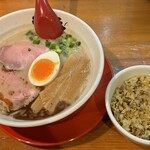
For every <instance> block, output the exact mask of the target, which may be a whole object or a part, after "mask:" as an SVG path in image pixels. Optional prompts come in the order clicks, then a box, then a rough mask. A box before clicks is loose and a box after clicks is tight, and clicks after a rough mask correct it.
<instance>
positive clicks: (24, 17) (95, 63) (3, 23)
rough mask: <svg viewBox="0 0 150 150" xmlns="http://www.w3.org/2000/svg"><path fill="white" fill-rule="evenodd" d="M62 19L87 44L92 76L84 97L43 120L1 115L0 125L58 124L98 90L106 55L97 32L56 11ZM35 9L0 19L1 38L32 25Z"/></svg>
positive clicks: (80, 21)
mask: <svg viewBox="0 0 150 150" xmlns="http://www.w3.org/2000/svg"><path fill="white" fill-rule="evenodd" d="M54 11H55V12H56V14H57V15H58V16H59V17H61V19H62V21H63V22H64V23H65V22H67V28H69V29H70V30H73V32H75V33H76V35H78V36H79V37H80V39H81V42H82V41H83V42H84V43H85V44H86V47H87V52H88V53H89V54H90V57H91V62H92V74H91V77H90V80H89V82H88V84H87V87H86V88H85V90H84V92H83V93H82V95H81V96H80V97H79V98H78V99H77V101H76V102H75V103H73V104H72V105H71V106H69V107H68V108H66V109H64V110H63V111H61V112H60V113H58V114H56V115H54V116H50V117H48V118H45V119H41V120H18V119H14V118H12V117H10V116H6V115H0V124H3V125H8V126H13V127H34V126H40V125H45V124H49V123H53V122H56V121H58V120H60V119H63V118H64V117H66V116H68V115H70V114H72V113H73V112H75V111H76V110H77V109H79V108H80V107H81V106H82V105H83V104H84V103H85V102H86V101H87V100H88V99H89V98H90V96H91V95H92V94H93V93H94V91H95V89H96V88H97V86H98V84H99V82H100V80H101V77H102V74H103V69H104V53H103V48H102V45H101V42H100V40H99V38H98V37H97V35H96V34H95V32H94V31H93V30H92V29H91V27H89V25H87V24H86V23H85V22H84V21H82V20H81V19H79V18H78V17H76V16H74V15H72V14H70V13H67V12H64V11H60V10H54ZM33 15H34V9H33V8H30V9H24V10H19V11H16V12H12V13H10V14H7V15H5V16H2V17H0V36H1V35H3V34H5V33H7V32H9V31H11V30H13V29H14V28H17V27H20V26H22V25H26V24H32V16H33Z"/></svg>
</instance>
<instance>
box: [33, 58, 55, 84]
mask: <svg viewBox="0 0 150 150" xmlns="http://www.w3.org/2000/svg"><path fill="white" fill-rule="evenodd" d="M54 68H55V63H54V62H52V61H51V60H49V59H41V60H39V61H37V62H36V63H35V64H34V65H33V68H32V71H31V76H32V77H33V78H34V79H35V80H38V81H44V80H46V79H48V78H49V76H50V75H51V74H52V73H53V71H54Z"/></svg>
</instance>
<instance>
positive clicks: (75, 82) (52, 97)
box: [0, 25, 91, 120]
mask: <svg viewBox="0 0 150 150" xmlns="http://www.w3.org/2000/svg"><path fill="white" fill-rule="evenodd" d="M29 30H31V31H33V32H35V31H34V28H33V26H31V25H26V26H22V27H20V28H17V29H15V30H13V31H10V32H8V33H7V34H5V36H4V35H2V36H1V41H0V48H1V47H3V46H7V45H14V44H20V43H24V44H26V43H29V44H32V43H31V41H30V40H29V39H28V37H27V36H26V33H27V32H28V31H29ZM65 32H66V33H69V34H71V35H73V37H75V38H76V39H79V38H78V37H77V36H76V35H75V34H74V33H73V32H72V31H70V30H68V29H67V30H66V31H65ZM40 40H41V42H40V45H44V46H45V43H44V42H45V40H43V39H40ZM85 50H86V48H85V45H84V44H83V43H81V45H80V46H79V47H77V48H74V51H73V52H72V53H71V54H70V55H68V56H64V55H62V54H59V56H60V60H61V68H60V71H59V73H58V75H57V77H56V78H55V79H54V81H52V82H51V83H49V84H48V85H46V86H44V87H35V88H37V89H38V90H39V93H38V96H36V97H35V98H34V100H32V101H31V102H30V103H29V104H28V105H26V106H22V107H21V108H19V109H17V110H7V112H6V113H4V114H6V115H10V116H12V117H14V118H16V119H23V120H24V119H26V120H36V119H42V118H45V117H48V116H51V115H54V114H57V113H59V112H60V111H62V110H64V109H65V108H67V107H68V106H70V105H71V104H73V103H74V102H75V101H76V100H77V99H78V98H79V97H80V95H81V94H82V92H83V91H84V89H85V87H86V84H87V82H88V80H89V77H90V74H91V60H90V57H89V55H88V54H87V52H86V51H85ZM30 65H31V64H30ZM30 65H27V66H26V67H25V69H24V70H18V71H15V72H17V73H18V74H23V76H24V78H26V79H25V80H27V82H28V84H31V83H29V81H28V76H27V73H28V70H29V67H30ZM2 69H4V68H3V65H2V64H0V71H2ZM9 71H10V72H11V71H13V70H9ZM32 86H34V85H32ZM1 88H5V87H3V86H2V85H1ZM1 88H0V90H1ZM0 93H1V91H0ZM2 94H3V93H2ZM0 98H1V97H0ZM0 101H1V100H0ZM0 105H3V103H0ZM1 107H2V106H0V109H1ZM0 112H1V113H2V111H1V110H0Z"/></svg>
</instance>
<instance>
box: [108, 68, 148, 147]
mask: <svg viewBox="0 0 150 150" xmlns="http://www.w3.org/2000/svg"><path fill="white" fill-rule="evenodd" d="M142 68H143V69H144V68H145V69H149V70H150V66H149V65H134V66H130V67H127V68H125V69H123V70H121V71H119V72H118V73H116V75H114V77H113V78H112V79H111V80H110V82H109V84H108V86H107V89H106V94H105V106H106V111H107V113H108V116H109V118H110V120H111V121H112V123H113V124H114V126H115V127H116V129H118V131H119V132H120V133H122V134H123V135H125V136H126V137H128V138H129V139H130V140H132V141H134V142H136V143H139V144H144V145H150V140H146V139H142V138H140V137H137V136H135V135H133V134H131V133H130V132H128V131H126V130H125V129H124V128H123V127H122V126H121V125H120V124H119V123H118V121H117V120H116V119H115V117H114V115H113V113H112V110H111V106H110V102H111V98H110V91H111V88H112V85H113V84H114V83H115V82H116V81H117V79H118V78H119V77H121V76H122V75H124V73H127V72H130V71H133V70H138V69H142Z"/></svg>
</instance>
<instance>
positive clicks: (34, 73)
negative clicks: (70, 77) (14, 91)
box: [28, 51, 60, 86]
mask: <svg viewBox="0 0 150 150" xmlns="http://www.w3.org/2000/svg"><path fill="white" fill-rule="evenodd" d="M59 67H60V59H59V56H58V54H57V53H56V52H55V51H49V52H45V53H43V54H41V55H39V56H38V57H37V58H36V59H35V60H34V61H33V63H32V64H31V66H30V69H29V72H28V77H29V81H30V82H31V83H32V84H33V85H36V86H44V85H46V84H48V83H50V82H51V81H52V80H53V79H54V78H55V77H56V76H57V74H58V72H59Z"/></svg>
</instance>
